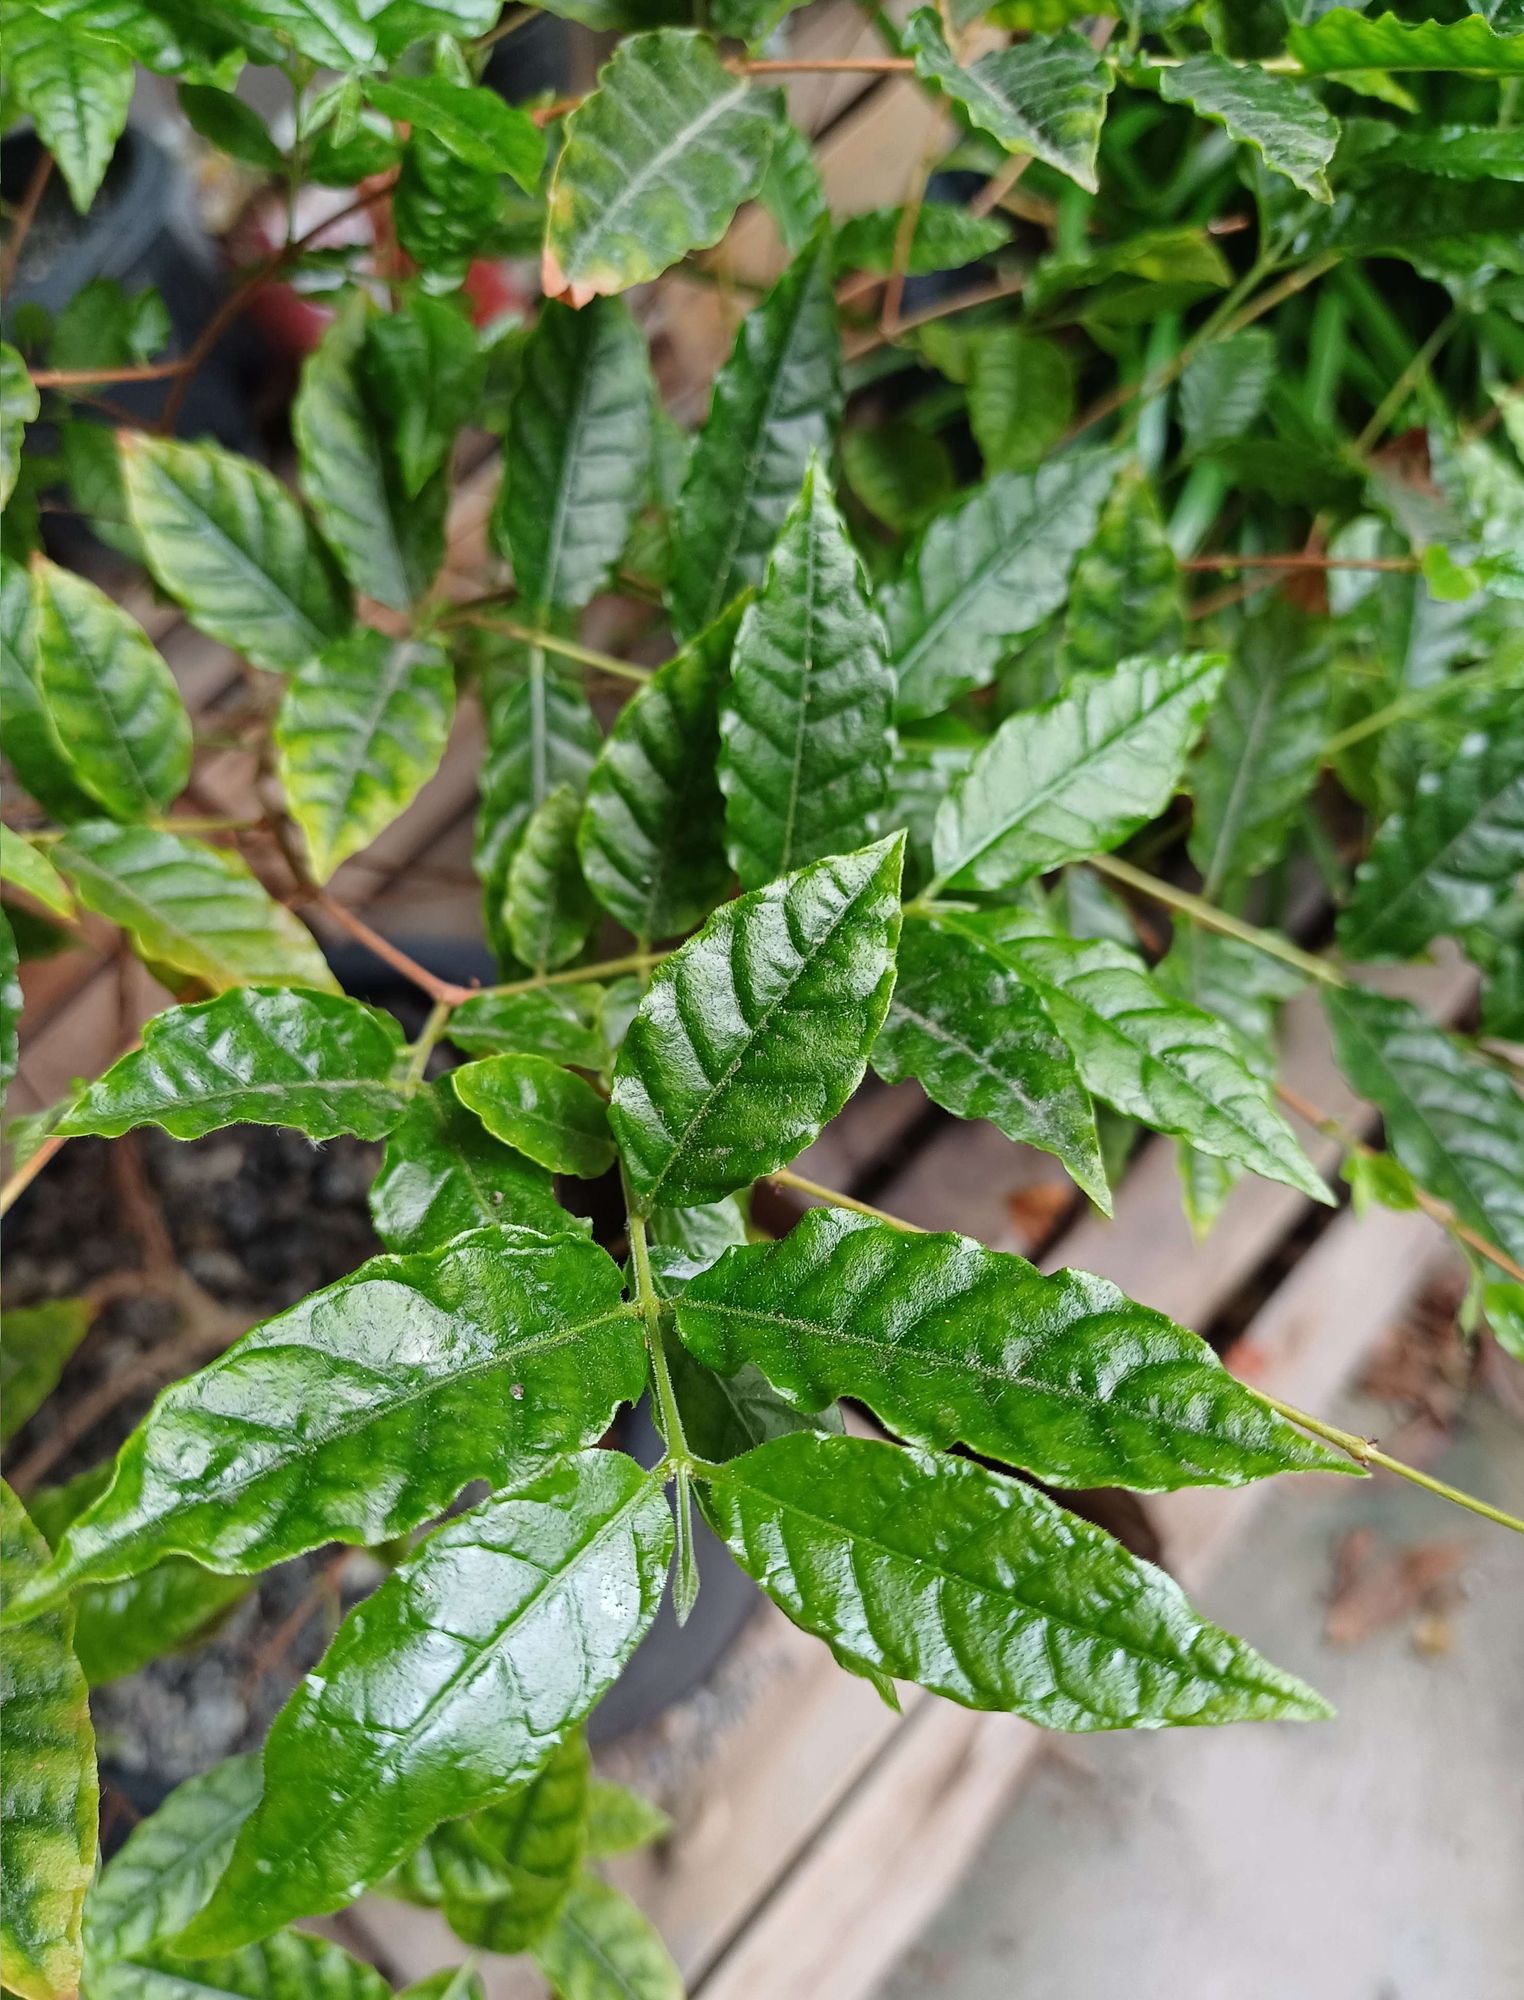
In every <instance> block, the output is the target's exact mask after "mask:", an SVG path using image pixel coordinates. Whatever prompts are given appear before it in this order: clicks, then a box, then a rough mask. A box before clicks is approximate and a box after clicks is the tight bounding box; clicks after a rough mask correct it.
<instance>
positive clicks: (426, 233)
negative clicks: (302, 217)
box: [329, 128, 507, 285]
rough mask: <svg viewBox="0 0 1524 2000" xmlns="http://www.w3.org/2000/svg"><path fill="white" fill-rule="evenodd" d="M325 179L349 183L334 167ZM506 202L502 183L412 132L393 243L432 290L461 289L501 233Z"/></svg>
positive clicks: (396, 197)
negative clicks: (484, 249)
mask: <svg viewBox="0 0 1524 2000" xmlns="http://www.w3.org/2000/svg"><path fill="white" fill-rule="evenodd" d="M329 178H330V179H332V180H335V181H338V182H339V183H340V184H341V185H343V184H346V183H347V182H349V181H350V180H352V179H353V178H354V176H353V172H352V171H349V172H345V173H342V174H341V173H340V172H339V170H338V163H337V162H335V164H334V166H333V167H332V168H331V169H330V170H329ZM506 207H507V203H506V200H505V196H504V190H503V184H502V181H501V180H500V179H499V177H498V176H497V175H496V174H484V173H482V172H481V171H480V170H479V169H478V168H476V167H468V166H466V165H465V164H464V163H463V162H462V161H460V160H457V159H456V157H455V155H454V154H453V153H452V152H450V151H449V149H448V148H447V147H445V146H442V145H441V144H440V142H439V141H438V140H437V139H436V138H435V137H434V135H433V133H432V132H428V131H425V130H423V129H421V128H415V130H414V131H413V132H412V134H411V135H410V137H409V139H408V142H407V144H406V145H405V146H404V147H403V149H402V164H401V166H400V167H399V168H398V170H397V181H396V189H395V192H394V194H393V196H392V215H393V218H394V220H395V222H396V225H397V241H398V242H399V243H400V244H401V246H402V248H403V249H404V250H405V251H406V252H407V254H408V256H409V257H411V258H412V260H413V262H414V263H415V264H417V265H418V266H419V268H420V269H421V270H424V271H427V273H428V274H429V280H430V282H431V283H432V284H435V285H460V284H463V283H464V282H465V279H466V275H467V273H468V272H469V270H470V268H471V265H472V264H473V262H475V260H476V257H477V255H478V253H479V251H480V250H481V247H482V245H483V242H484V241H490V240H491V239H492V238H493V237H494V236H496V235H497V233H498V231H499V230H500V229H501V227H502V224H503V221H504V217H505V212H506Z"/></svg>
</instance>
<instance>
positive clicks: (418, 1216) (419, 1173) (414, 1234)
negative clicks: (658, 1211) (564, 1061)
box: [370, 1076, 585, 1251]
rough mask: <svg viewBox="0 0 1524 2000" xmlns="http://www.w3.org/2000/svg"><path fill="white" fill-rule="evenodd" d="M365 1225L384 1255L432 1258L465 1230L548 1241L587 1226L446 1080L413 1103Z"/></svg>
mask: <svg viewBox="0 0 1524 2000" xmlns="http://www.w3.org/2000/svg"><path fill="white" fill-rule="evenodd" d="M370 1214H371V1220H372V1221H373V1222H374V1223H375V1225H376V1234H377V1235H378V1236H379V1237H380V1238H381V1241H382V1242H383V1243H384V1244H385V1245H386V1247H387V1249H388V1250H399V1251H412V1250H438V1249H442V1248H443V1246H444V1245H445V1244H446V1243H449V1242H452V1241H453V1240H454V1238H455V1237H457V1236H460V1235H462V1234H463V1233H464V1232H465V1231H466V1230H468V1229H482V1228H485V1227H486V1226H487V1225H488V1224H490V1223H499V1222H508V1223H515V1224H517V1225H518V1226H519V1227H521V1228H526V1229H537V1230H539V1231H541V1232H542V1233H543V1234H544V1235H546V1236H555V1235H557V1234H563V1233H564V1234H566V1235H571V1234H573V1233H575V1232H577V1231H579V1230H580V1229H582V1228H583V1227H584V1226H585V1225H583V1224H582V1223H581V1222H580V1221H579V1219H578V1218H577V1217H576V1216H572V1215H569V1214H568V1213H567V1212H566V1210H565V1209H564V1208H562V1207H561V1205H560V1203H559V1202H558V1201H557V1200H556V1197H555V1190H554V1188H553V1187H552V1185H551V1178H550V1175H549V1174H548V1173H547V1172H546V1171H545V1169H544V1168H543V1167H540V1166H537V1165H536V1164H535V1163H534V1162H533V1161H532V1160H529V1159H526V1158H525V1157H524V1155H523V1154H522V1153H516V1152H514V1151H513V1150H512V1148H511V1147H508V1146H505V1145H503V1144H502V1143H501V1142H500V1141H499V1140H497V1139H494V1138H493V1137H492V1135H491V1134H490V1133H489V1132H488V1131H487V1130H486V1128H485V1127H484V1126H483V1124H482V1122H481V1120H480V1119H479V1118H477V1117H474V1116H473V1115H472V1113H471V1112H469V1111H467V1109H466V1108H465V1106H464V1105H463V1104H462V1103H461V1101H460V1099H459V1098H458V1097H457V1096H456V1095H455V1091H454V1088H453V1086H452V1085H451V1082H450V1079H449V1077H447V1076H442V1077H440V1078H438V1079H437V1080H436V1081H435V1082H434V1083H431V1084H429V1085H427V1086H426V1087H425V1088H424V1089H423V1090H421V1091H420V1092H419V1093H418V1095H417V1096H416V1097H415V1098H414V1099H413V1102H412V1104H411V1105H410V1106H409V1108H408V1112H407V1115H406V1117H405V1118H404V1119H403V1120H402V1122H401V1124H399V1125H397V1126H395V1127H394V1128H393V1129H392V1132H391V1134H390V1136H389V1137H388V1139H387V1142H386V1153H385V1155H384V1157H383V1159H382V1161H381V1171H380V1172H379V1173H378V1174H377V1175H376V1178H375V1180H374V1181H373V1182H372V1183H371V1189H370Z"/></svg>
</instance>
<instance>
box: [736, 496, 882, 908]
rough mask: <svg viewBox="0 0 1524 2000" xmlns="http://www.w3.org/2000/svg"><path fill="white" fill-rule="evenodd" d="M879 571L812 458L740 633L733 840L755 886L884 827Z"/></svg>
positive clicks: (740, 870)
mask: <svg viewBox="0 0 1524 2000" xmlns="http://www.w3.org/2000/svg"><path fill="white" fill-rule="evenodd" d="M884 647H885V639H884V629H883V626H882V625H881V624H880V623H879V619H878V615H877V613H876V612H875V611H874V609H873V605H872V601H871V599H870V597H869V594H868V579H867V577H866V575H865V574H864V571H863V566H862V564H861V562H860V561H859V560H858V556H857V551H856V550H855V549H854V548H853V546H852V543H851V540H850V538H849V537H848V534H847V528H846V523H845V522H844V521H843V520H842V518H841V515H840V514H839V513H838V512H837V510H836V504H835V502H834V500H833V499H832V497H831V489H830V483H829V481H828V479H827V477H826V475H825V473H824V471H823V470H822V469H821V467H820V465H819V462H818V461H816V460H812V461H811V463H810V467H809V470H808V471H807V472H806V473H805V475H804V486H803V488H802V490H801V492H800V494H799V498H798V500H797V501H796V502H795V504H794V506H793V508H792V509H791V511H790V513H789V515H788V518H787V519H786V521H785V522H784V524H783V530H782V533H781V534H780V535H779V537H778V541H777V545H776V546H775V548H774V550H773V554H772V560H771V561H770V562H769V564H768V569H767V581H766V582H765V584H764V585H763V587H762V590H761V593H760V595H759V596H758V597H757V598H756V600H755V602H754V603H752V604H751V605H750V606H748V608H747V611H746V614H745V616H744V617H743V618H742V620H741V629H740V631H739V633H738V634H737V636H736V642H735V653H734V656H733V658H732V660H731V667H730V693H729V698H728V701H727V704H726V710H725V714H724V717H723V719H722V721H721V723H720V746H721V747H720V756H719V781H720V789H721V791H722V792H723V793H724V794H725V835H726V849H727V852H728V853H729V856H730V863H731V866H732V867H733V868H734V870H735V872H736V873H737V875H739V877H740V878H741V885H742V887H743V888H747V889H755V888H758V887H760V886H761V885H762V884H763V883H764V882H771V881H772V880H773V879H774V877H776V876H778V875H782V874H785V873H787V872H788V870H790V869H792V868H801V867H803V866H804V865H805V864H806V863H807V862H810V861H818V860H820V859H821V858H822V856H824V855H827V854H838V853H841V852H843V851H844V850H847V849H850V848H853V847H856V846H858V845H859V844H860V843H861V842H863V841H864V840H867V839H869V838H871V836H872V835H873V834H874V833H876V832H877V831H878V816H879V812H880V809H881V808H882V806H883V804H884V800H885V796H886V793H887V789H888V773H889V761H890V757H891V754H892V750H893V738H892V736H891V733H890V718H891V715H892V713H893V708H894V676H893V674H892V673H891V672H890V670H889V668H888V666H887V665H886V663H885V659H884Z"/></svg>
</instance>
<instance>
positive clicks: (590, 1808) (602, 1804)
mask: <svg viewBox="0 0 1524 2000" xmlns="http://www.w3.org/2000/svg"><path fill="white" fill-rule="evenodd" d="M671 1831H672V1821H671V1819H670V1818H669V1817H668V1816H667V1814H666V1813H664V1812H663V1811H662V1809H661V1807H660V1806H658V1805H653V1804H652V1802H651V1800H650V1799H644V1798H642V1797H641V1796H640V1794H639V1792H632V1791H629V1790H627V1789H626V1788H625V1786H623V1785H614V1784H610V1783H609V1781H608V1780H607V1779H606V1778H594V1780H593V1782H592V1784H591V1786H590V1787H589V1789H588V1795H587V1852H588V1856H589V1859H591V1860H593V1861H602V1860H605V1859H606V1858H607V1857H608V1856H609V1855H611V1854H628V1853H630V1852H631V1851H632V1850H633V1849H635V1848H637V1847H649V1846H650V1845H651V1843H652V1842H653V1841H656V1840H665V1839H666V1837H667V1835H668V1834H669V1833H670V1832H671Z"/></svg>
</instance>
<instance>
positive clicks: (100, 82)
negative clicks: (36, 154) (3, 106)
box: [5, 7, 133, 215]
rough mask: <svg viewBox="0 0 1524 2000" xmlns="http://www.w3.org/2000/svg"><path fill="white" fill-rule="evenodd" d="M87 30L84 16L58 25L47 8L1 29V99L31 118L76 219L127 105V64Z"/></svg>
mask: <svg viewBox="0 0 1524 2000" xmlns="http://www.w3.org/2000/svg"><path fill="white" fill-rule="evenodd" d="M89 25H90V17H89V16H88V15H84V16H81V17H78V18H76V19H74V20H69V21H67V22H65V21H60V20H58V19H57V18H56V17H55V15H54V12H53V9H52V8H51V7H49V8H48V9H47V10H46V11H45V12H44V11H43V10H42V9H40V8H34V7H20V8H16V9H14V10H9V11H8V15H7V19H6V24H5V67H6V89H7V93H8V94H9V95H10V96H11V98H12V99H13V100H14V102H15V103H16V104H17V105H19V106H20V107H21V108H23V109H24V110H26V111H28V112H30V114H31V117H32V121H33V123H34V124H35V125H36V127H37V136H38V138H39V139H40V140H41V141H42V143H43V145H44V146H46V147H47V149H48V151H49V152H50V153H51V154H52V155H53V158H54V159H55V160H56V161H57V162H58V170H59V172H60V173H61V174H62V175H63V177H64V181H65V184H66V185H67V187H68V190H69V196H70V199H71V200H72V201H73V203H74V206H75V208H76V209H77V210H78V211H79V213H80V214H81V215H84V214H85V213H86V211H87V210H88V209H89V207H90V204H91V202H92V201H94V199H95V196H96V191H97V189H98V188H99V187H100V184H101V182H102V181H103V180H104V179H105V175H106V169H107V167H108V166H109V165H110V164H111V155H112V153H113V152H114V151H115V150H116V142H117V140H118V139H119V138H120V137H121V135H122V128H123V126H124V125H125V124H126V123H127V108H128V106H129V105H130V104H131V102H132V76H133V70H132V57H131V56H130V55H129V54H128V53H127V51H126V49H124V48H123V47H122V45H121V43H120V42H118V41H117V40H116V39H115V38H114V37H112V38H109V39H108V38H107V37H106V36H105V35H93V34H90V33H89V32H88V27H89ZM9 115H10V116H14V113H11V114H9Z"/></svg>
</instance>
